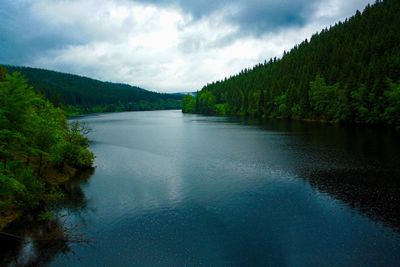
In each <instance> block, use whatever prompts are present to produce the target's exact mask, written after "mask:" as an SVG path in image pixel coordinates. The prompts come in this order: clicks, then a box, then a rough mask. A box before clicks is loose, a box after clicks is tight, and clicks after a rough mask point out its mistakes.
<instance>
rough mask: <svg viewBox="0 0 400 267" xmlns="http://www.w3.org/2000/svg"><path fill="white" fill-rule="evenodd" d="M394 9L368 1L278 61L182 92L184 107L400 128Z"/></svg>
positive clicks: (393, 4) (399, 30) (398, 25)
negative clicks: (188, 93)
mask: <svg viewBox="0 0 400 267" xmlns="http://www.w3.org/2000/svg"><path fill="white" fill-rule="evenodd" d="M399 14H400V1H398V0H385V1H377V2H376V3H375V4H374V5H372V6H370V5H368V6H367V7H366V8H365V10H364V11H363V12H362V13H361V12H359V11H357V13H356V14H355V15H354V16H353V17H351V18H350V19H346V21H344V22H339V23H338V24H336V25H335V26H332V27H330V28H329V29H324V30H322V31H321V32H320V33H318V34H315V35H313V36H312V37H311V40H309V41H308V40H305V41H303V42H302V43H301V44H299V45H296V46H295V47H294V48H293V49H292V50H291V51H290V52H286V53H285V54H284V55H283V57H282V58H281V59H276V58H274V59H271V60H270V61H268V62H264V63H263V64H259V65H256V66H254V67H253V68H252V69H247V70H246V69H245V70H243V71H242V72H240V73H239V74H237V75H235V76H232V77H230V78H228V79H224V80H223V81H218V82H214V83H212V84H210V85H207V86H205V87H204V88H203V89H202V90H201V91H200V92H199V94H198V95H197V97H196V98H191V97H190V96H186V97H185V98H184V100H183V111H184V112H197V113H204V114H241V115H250V116H262V117H280V118H295V119H315V120H328V121H339V122H347V123H355V122H357V123H368V124H377V123H385V124H396V125H400V16H399ZM244 52H245V51H244Z"/></svg>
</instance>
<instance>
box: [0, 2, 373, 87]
mask: <svg viewBox="0 0 400 267" xmlns="http://www.w3.org/2000/svg"><path fill="white" fill-rule="evenodd" d="M368 2H373V0H354V1H347V0H323V1H317V0H308V1H305V0H292V1H288V0H247V1H246V0H230V1H228V0H220V1H215V0H214V1H212V0H204V1H184V0H163V1H161V0H138V1H133V0H85V1H82V0H69V1H62V0H2V3H1V5H0V63H4V64H15V65H30V66H34V67H41V68H50V69H55V70H59V71H65V72H71V73H77V74H81V75H87V76H90V77H93V78H98V79H101V80H110V81H115V82H126V83H130V84H136V85H139V86H142V87H145V88H148V89H152V90H158V91H169V92H171V91H192V90H196V89H200V88H201V87H202V85H204V84H205V83H207V82H210V81H212V80H215V79H221V78H223V77H225V76H229V75H231V74H233V73H236V72H238V71H240V70H241V69H243V68H245V67H251V66H252V65H254V64H256V63H258V62H261V61H264V60H265V59H269V58H270V57H274V56H278V57H279V56H280V55H281V54H282V52H283V50H289V49H290V48H291V47H292V46H293V45H295V44H296V43H299V42H301V41H302V40H303V39H305V38H308V37H310V35H311V34H313V33H315V32H316V31H318V30H320V29H322V28H324V27H326V26H329V25H330V24H332V23H334V22H336V21H338V20H341V19H344V18H345V17H348V16H350V15H352V14H353V13H354V12H355V11H356V9H362V8H363V7H364V6H365V5H366V4H367V3H368Z"/></svg>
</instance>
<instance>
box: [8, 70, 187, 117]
mask: <svg viewBox="0 0 400 267" xmlns="http://www.w3.org/2000/svg"><path fill="white" fill-rule="evenodd" d="M6 68H7V69H8V70H9V71H10V72H14V71H18V72H20V73H22V74H23V75H24V76H25V77H26V78H27V80H28V82H29V84H31V85H32V86H33V87H34V88H35V90H37V91H38V92H40V93H41V94H43V95H44V96H46V98H47V99H49V100H50V101H51V102H52V103H53V104H54V105H55V106H57V107H58V106H60V107H62V108H63V109H65V110H67V111H68V113H69V114H71V115H75V114H84V113H85V114H87V113H95V112H114V111H137V110H161V109H180V108H181V101H180V100H181V98H182V96H181V95H180V94H165V93H155V92H151V91H147V90H145V89H142V88H139V87H136V86H130V85H127V84H120V83H111V82H102V81H98V80H94V79H91V78H87V77H82V76H78V75H72V74H66V73H60V72H56V71H51V70H44V69H37V68H30V67H15V66H6Z"/></svg>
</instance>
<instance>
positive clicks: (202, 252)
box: [24, 111, 400, 266]
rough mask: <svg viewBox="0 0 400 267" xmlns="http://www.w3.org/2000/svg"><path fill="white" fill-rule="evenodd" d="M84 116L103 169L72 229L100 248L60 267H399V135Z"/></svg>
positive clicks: (294, 125) (165, 116)
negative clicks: (76, 226) (89, 127)
mask: <svg viewBox="0 0 400 267" xmlns="http://www.w3.org/2000/svg"><path fill="white" fill-rule="evenodd" d="M82 120H83V121H85V122H87V123H89V124H90V126H91V127H92V129H93V132H92V133H91V139H92V140H93V143H92V145H91V148H92V150H93V151H94V152H95V154H96V166H97V168H96V171H95V173H94V175H93V176H92V177H91V178H90V180H89V181H86V182H85V183H84V184H82V188H83V192H81V193H80V194H79V197H80V198H84V199H81V200H80V202H84V205H81V207H80V208H72V209H71V208H69V209H68V210H67V212H69V213H70V216H69V217H68V223H71V224H79V225H80V232H81V233H83V234H84V235H85V236H86V237H87V238H89V239H94V240H95V241H94V242H93V243H91V244H90V245H79V244H72V245H71V249H72V252H66V253H65V254H62V253H58V254H56V255H55V256H53V257H52V258H49V261H50V265H51V266H399V265H400V234H399V233H400V231H399V230H398V229H400V228H399V226H400V223H399V222H400V219H399V218H400V207H399V205H400V182H399V179H400V170H399V166H400V158H399V156H400V140H399V134H398V133H395V132H391V131H378V130H374V129H366V128H348V127H347V128H346V127H339V126H331V125H321V124H315V123H304V122H284V121H272V120H271V121H266V122H264V123H263V124H260V123H258V122H256V121H243V120H239V119H237V120H236V119H232V118H231V119H228V118H218V117H204V116H197V115H183V114H182V113H181V112H180V111H157V112H131V113H116V114H105V115H98V116H89V117H85V118H83V119H82ZM78 206H79V205H78ZM24 249H25V250H27V251H30V252H29V253H32V250H34V249H33V248H24ZM29 253H28V254H29Z"/></svg>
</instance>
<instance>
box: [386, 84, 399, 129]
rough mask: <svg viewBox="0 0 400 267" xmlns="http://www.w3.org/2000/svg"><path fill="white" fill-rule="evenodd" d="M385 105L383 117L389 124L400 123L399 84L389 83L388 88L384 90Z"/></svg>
mask: <svg viewBox="0 0 400 267" xmlns="http://www.w3.org/2000/svg"><path fill="white" fill-rule="evenodd" d="M385 97H386V98H387V103H388V104H387V106H386V109H385V113H384V118H385V119H386V120H387V121H388V122H389V123H391V124H395V125H397V126H399V125H400V84H395V83H390V89H389V90H388V91H386V92H385Z"/></svg>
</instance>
